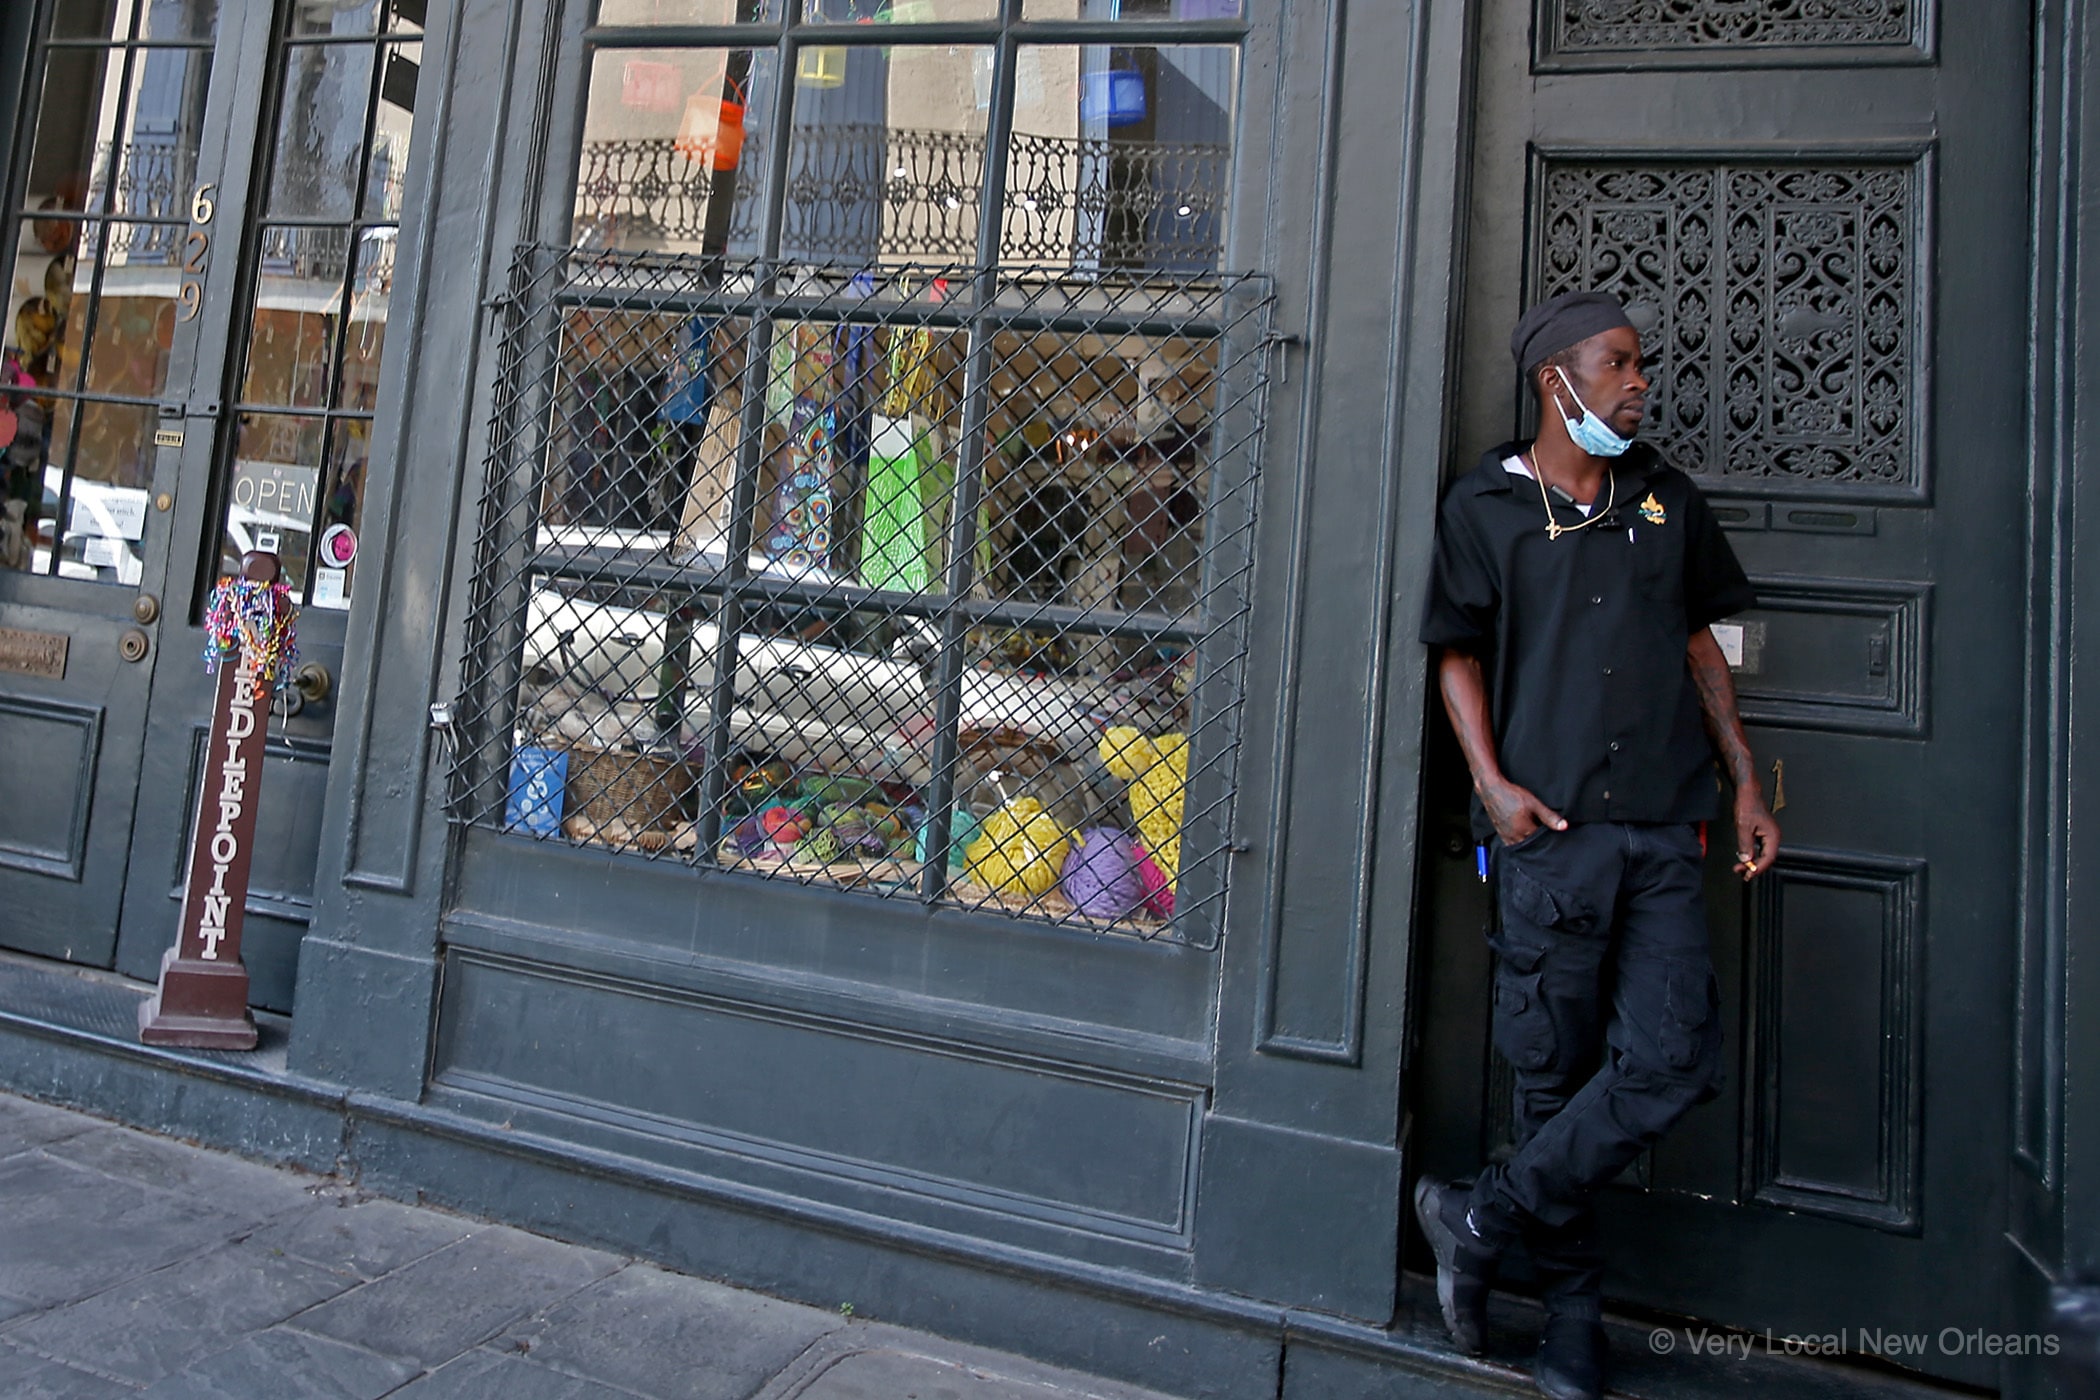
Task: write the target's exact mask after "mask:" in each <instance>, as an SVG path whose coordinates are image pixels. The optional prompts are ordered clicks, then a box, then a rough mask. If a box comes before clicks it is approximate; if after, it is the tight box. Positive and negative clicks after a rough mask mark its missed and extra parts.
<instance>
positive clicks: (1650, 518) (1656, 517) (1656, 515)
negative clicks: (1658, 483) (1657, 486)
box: [1641, 491, 1670, 525]
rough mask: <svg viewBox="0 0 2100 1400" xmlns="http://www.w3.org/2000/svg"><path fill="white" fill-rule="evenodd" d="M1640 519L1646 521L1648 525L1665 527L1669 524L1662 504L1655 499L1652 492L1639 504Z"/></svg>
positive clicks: (1668, 518)
mask: <svg viewBox="0 0 2100 1400" xmlns="http://www.w3.org/2000/svg"><path fill="white" fill-rule="evenodd" d="M1641 519H1643V520H1645V521H1647V522H1648V523H1649V524H1650V525H1667V524H1669V523H1670V517H1669V516H1668V515H1667V514H1666V513H1665V512H1664V510H1663V503H1662V502H1661V501H1658V500H1656V499H1655V493H1654V492H1653V491H1650V492H1649V493H1648V499H1647V500H1645V501H1642V502H1641Z"/></svg>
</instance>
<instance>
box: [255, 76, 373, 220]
mask: <svg viewBox="0 0 2100 1400" xmlns="http://www.w3.org/2000/svg"><path fill="white" fill-rule="evenodd" d="M284 63H285V69H284V98H283V103H282V105H281V106H280V107H279V108H278V113H277V132H276V150H275V152H274V154H273V158H272V163H271V171H270V199H269V211H270V216H271V217H272V218H278V219H343V220H347V219H349V218H350V217H352V215H353V213H354V212H355V209H356V196H357V177H358V173H359V170H360V168H361V167H362V165H363V163H364V161H363V157H364V142H365V114H366V112H367V110H368V108H369V105H370V103H371V100H372V65H373V51H372V49H371V47H370V46H368V45H365V44H291V45H287V46H286V49H285V59H284Z"/></svg>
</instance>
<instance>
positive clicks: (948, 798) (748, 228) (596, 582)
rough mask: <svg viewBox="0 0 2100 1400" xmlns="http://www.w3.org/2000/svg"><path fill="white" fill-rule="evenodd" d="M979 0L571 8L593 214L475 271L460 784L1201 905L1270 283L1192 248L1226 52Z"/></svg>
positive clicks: (862, 883)
mask: <svg viewBox="0 0 2100 1400" xmlns="http://www.w3.org/2000/svg"><path fill="white" fill-rule="evenodd" d="M636 2H637V0H626V3H624V4H623V6H622V9H623V12H625V11H627V10H633V9H634V8H635V5H636ZM641 8H642V9H644V10H646V9H647V8H648V7H647V4H646V3H645V0H644V2H643V3H642V4H641ZM674 8H676V7H674ZM703 8H704V7H703ZM1009 8H1010V9H1011V8H1016V7H1009ZM610 10H611V5H610V0H608V13H609V12H610ZM1163 13H1164V10H1163ZM933 18H939V16H933ZM1109 18H1110V19H1114V18H1115V17H1114V16H1110V17H1109ZM629 22H630V23H637V22H639V23H646V22H647V20H646V19H645V18H642V17H639V16H637V17H635V18H632V19H630V21H629ZM890 23H891V24H892V25H893V26H895V28H896V29H898V30H900V31H908V27H909V22H908V21H897V20H891V21H890ZM985 27H986V29H987V33H986V34H985V35H984V36H983V37H984V38H985V39H986V40H987V42H985V43H983V44H962V43H958V44H955V45H948V44H945V43H944V44H942V45H939V46H933V45H926V46H920V47H914V46H911V45H908V44H904V43H900V42H894V40H896V39H897V38H899V37H902V36H901V34H899V33H884V34H883V35H882V37H884V38H886V39H890V40H892V41H893V42H891V43H887V44H884V45H881V46H876V45H873V44H867V43H863V44H858V45H848V44H841V45H837V46H833V45H830V44H817V43H815V42H814V41H813V40H812V41H811V42H806V43H805V42H798V36H800V37H808V36H810V35H815V36H817V37H822V38H827V39H828V38H831V37H853V36H852V34H851V33H850V31H845V30H834V29H820V30H804V29H800V28H798V27H795V26H792V25H790V26H784V27H782V28H781V30H780V33H779V35H778V36H777V37H776V40H775V41H774V42H773V45H772V47H758V46H753V47H751V48H742V49H720V48H707V47H695V46H685V47H680V46H676V45H661V46H650V45H647V44H643V43H639V42H637V40H638V39H645V38H647V37H648V36H647V34H646V33H645V32H644V31H642V30H639V29H636V28H626V29H621V30H618V31H615V32H610V33H608V32H606V31H598V32H599V33H600V34H603V35H604V36H605V42H604V43H603V44H602V46H600V47H598V48H597V49H596V50H595V51H594V52H593V53H592V54H591V55H590V60H589V64H588V76H587V79H586V81H587V83H588V88H589V97H588V101H587V104H586V117H585V121H584V124H583V132H582V137H581V151H580V154H579V163H578V168H579V177H578V184H577V194H576V206H575V207H576V215H575V224H574V236H575V238H576V240H577V246H572V247H527V248H523V249H521V250H519V253H518V255H517V259H516V262H515V265H514V267H513V270H512V278H511V283H510V287H509V289H508V292H507V294H506V296H505V297H504V299H503V301H502V310H503V313H504V320H505V335H504V339H503V348H502V373H501V377H500V383H499V389H498V398H497V403H496V408H495V415H494V421H493V424H492V432H491V440H490V458H489V465H488V477H487V492H486V496H485V498H484V502H483V508H482V518H481V533H480V542H479V553H478V557H477V565H476V586H475V593H474V599H473V607H472V613H471V624H470V647H469V656H468V661H467V668H466V674H465V681H466V684H465V686H464V687H463V692H462V697H461V714H460V718H461V721H462V736H463V740H464V743H463V746H462V748H461V751H460V757H459V763H458V769H457V774H456V783H455V789H454V796H455V812H456V814H457V815H458V816H459V817H460V818H462V819H463V820H465V821H468V822H470V823H473V824H476V825H480V826H484V827H490V828H495V829H500V830H503V831H507V832H510V833H513V834H517V835H521V836H526V837H531V838H534V839H538V840H543V841H558V842H564V843H572V844H581V845H587V846H594V847H601V848H611V849H614V850H617V851H621V852H625V853H629V854H632V855H636V856H639V857H642V858H645V859H648V860H653V861H659V862H679V863H690V864H695V865H707V866H716V867H722V868H727V869H732V870H735V871H738V872H742V873H745V874H748V875H752V876H756V877H762V878H767V879H774V880H792V881H799V882H805V883H821V884H826V885H833V886H843V887H848V888H851V889H855V890H859V891H863V892H866V893H868V894H870V895H874V896H879V897H886V898H896V899H912V900H919V901H925V902H934V903H948V904H961V905H967V906H972V907H976V908H979V909H985V910H991V911H996V912H1000V913H1005V914H1010V915H1016V916H1023V917H1028V918H1034V919H1044V920H1050V921H1054V922H1059V923H1065V924H1071V925H1078V926H1085V927H1088V928H1092V929H1096V930H1103V931H1119V932H1128V933H1136V934H1139V935H1142V936H1148V937H1149V936H1156V935H1159V934H1162V933H1165V932H1167V931H1169V930H1170V929H1173V930H1177V931H1178V933H1179V935H1180V936H1184V937H1192V938H1197V939H1207V938H1208V937H1209V936H1210V934H1211V932H1212V931H1214V929H1215V926H1216V922H1217V910H1216V906H1217V905H1218V903H1219V902H1220V901H1221V900H1222V898H1223V894H1224V888H1225V878H1226V868H1225V866H1226V862H1225V859H1224V857H1225V855H1226V853H1227V851H1228V849H1229V847H1230V845H1231V841H1232V836H1231V832H1232V822H1231V814H1232V800H1233V794H1234V787H1235V768H1234V765H1235V759H1236V755H1237V750H1238V740H1239V732H1238V722H1239V714H1240V703H1241V696H1242V670H1243V662H1244V658H1245V647H1246V641H1245V621H1246V615H1247V611H1248V604H1249V585H1250V577H1249V574H1250V568H1251V553H1250V547H1251V539H1250V537H1251V533H1252V528H1253V523H1254V516H1255V504H1256V496H1257V486H1258V471H1257V464H1258V457H1259V453H1258V439H1259V435H1260V432H1261V428H1262V423H1263V416H1264V400H1265V396H1266V389H1267V379H1266V373H1265V367H1264V361H1265V356H1266V352H1267V348H1268V344H1267V317H1268V312H1269V305H1270V297H1269V290H1268V286H1267V284H1266V282H1265V281H1263V280H1262V279H1260V278H1257V277H1251V276H1238V275H1229V274H1221V273H1220V272H1219V271H1218V270H1217V269H1218V265H1219V262H1220V241H1221V237H1222V227H1223V213H1224V205H1225V198H1226V189H1225V179H1226V169H1227V164H1228V162H1227V160H1226V142H1227V141H1228V140H1229V130H1230V126H1229V117H1230V109H1231V103H1232V97H1233V90H1234V88H1233V85H1234V83H1235V82H1236V76H1235V70H1236V56H1237V55H1236V49H1234V48H1231V47H1228V46H1224V45H1190V46H1180V47H1173V48H1156V49H1148V50H1145V51H1144V53H1143V56H1142V58H1140V57H1138V56H1137V55H1136V54H1135V52H1134V51H1131V50H1127V49H1124V48H1122V47H1120V46H1116V45H1112V44H1107V43H1101V44H1091V43H1079V42H1074V43H1071V44H1056V45H1051V44H1044V45H1039V46H1038V45H1020V44H1016V43H1014V42H1013V41H1012V39H1011V37H1005V38H1002V35H1001V32H1000V31H1001V24H1000V22H998V21H992V22H990V23H989V24H988V25H987V26H985ZM1103 32H1104V33H1110V32H1112V26H1104V27H1103ZM964 37H968V36H967V35H965V36H964ZM1076 37H1079V38H1085V37H1088V35H1087V34H1086V33H1084V32H1080V33H1078V34H1077V36H1076ZM1206 37H1207V36H1206ZM1111 75H1133V76H1121V77H1114V78H1113V79H1111ZM980 98H981V100H980ZM1177 116H1178V117H1180V118H1186V119H1187V120H1184V121H1183V122H1182V127H1183V128H1184V129H1182V130H1181V131H1179V132H1178V133H1177V131H1176V130H1175V129H1174V121H1173V120H1172V119H1174V118H1176V117H1177ZM1199 119H1200V120H1199ZM1024 120H1025V121H1026V122H1027V124H1028V125H1030V126H1032V127H1033V128H1034V129H1032V130H1024V129H1023V123H1024ZM1192 122H1193V123H1194V125H1191V123H1192ZM1204 123H1208V125H1207V126H1206V125H1204ZM1141 126H1142V130H1133V128H1139V127H1141ZM1198 127H1201V128H1202V129H1201V130H1198V129H1197V128H1198ZM782 132H785V133H786V138H785V139H784V140H783V139H781V138H780V136H779V133H782ZM1190 135H1195V136H1207V137H1210V138H1214V139H1213V140H1183V139H1179V138H1180V137H1184V136H1190ZM1168 137H1174V138H1176V139H1173V140H1167V139H1165V138H1168ZM1192 147H1204V148H1205V150H1206V152H1207V153H1206V154H1204V155H1202V156H1201V157H1200V158H1198V157H1192V156H1190V155H1189V154H1188V152H1187V150H1185V149H1184V148H1192ZM1118 148H1127V150H1126V149H1118ZM1168 148H1171V149H1168Z"/></svg>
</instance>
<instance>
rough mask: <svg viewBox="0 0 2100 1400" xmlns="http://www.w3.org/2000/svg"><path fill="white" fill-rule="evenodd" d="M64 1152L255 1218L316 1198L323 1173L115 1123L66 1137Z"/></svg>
mask: <svg viewBox="0 0 2100 1400" xmlns="http://www.w3.org/2000/svg"><path fill="white" fill-rule="evenodd" d="M62 1155H63V1157H64V1159H65V1160H66V1161H68V1162H71V1163H72V1164H73V1165H74V1166H78V1167H89V1168H92V1169H93V1170H95V1171H99V1172H106V1173H108V1174H109V1175H110V1176H115V1177H122V1178H123V1179H125V1180H127V1181H135V1182H137V1183H139V1184H140V1185H141V1186H151V1187H154V1188H156V1189H158V1190H162V1191H173V1192H175V1193H176V1194H177V1195H184V1196H188V1197H190V1198H191V1199H193V1200H198V1201H202V1202H204V1203H205V1204H206V1205H209V1206H211V1207H212V1208H214V1209H216V1210H222V1211H225V1212H226V1213H227V1214H229V1215H233V1216H237V1217H239V1218H240V1219H243V1220H247V1221H251V1222H259V1221H263V1220H267V1219H269V1218H270V1217H271V1216H274V1215H281V1214H283V1213H284V1212H286V1211H289V1210H297V1209H300V1208H302V1207H304V1206H308V1205H311V1204H313V1187H314V1186H315V1185H316V1184H317V1183H319V1182H321V1181H322V1180H323V1179H324V1178H321V1177H316V1176H310V1175H308V1174H306V1173H304V1172H301V1171H299V1170H298V1169H296V1168H282V1167H268V1166H264V1165H263V1164H262V1163H260V1162H249V1161H244V1160H243V1159H241V1158H239V1157H233V1156H228V1155H227V1154H225V1153H220V1152H201V1151H199V1150H197V1148H196V1147H195V1146H194V1145H193V1144H190V1143H182V1142H175V1141H172V1140H171V1139H168V1138H159V1137H153V1136H151V1135H149V1134H146V1133H141V1132H137V1131H134V1130H133V1129H130V1128H120V1127H117V1126H115V1125H114V1124H110V1125H106V1126H102V1127H94V1128H90V1129H88V1130H87V1131H86V1132H84V1133H80V1134H78V1135H77V1136H74V1137H70V1138H67V1139H65V1150H64V1152H63V1154H62Z"/></svg>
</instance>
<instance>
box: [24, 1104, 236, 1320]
mask: <svg viewBox="0 0 2100 1400" xmlns="http://www.w3.org/2000/svg"><path fill="white" fill-rule="evenodd" d="M52 1146H54V1147H59V1148H62V1147H63V1146H64V1144H63V1143H62V1142H60V1143H55V1144H52ZM0 1201H6V1202H7V1203H8V1208H7V1209H6V1210H5V1211H0V1293H5V1294H6V1295H7V1296H8V1297H10V1298H18V1299H20V1300H22V1301H23V1302H26V1303H31V1304H34V1305H36V1306H38V1307H48V1306H50V1305H52V1304H56V1303H65V1302H71V1301H73V1300H74V1299H78V1298H84V1297H87V1296H88V1295H89V1294H91V1293H97V1292H100V1291H101V1290H103V1289H105V1288H108V1287H109V1286H111V1285H112V1284H115V1283H118V1282H121V1281H122V1280H124V1279H127V1278H133V1277H136V1276H138V1275H140V1274H146V1273H151V1272H152V1271H153V1270H155V1269H159V1268H162V1267H164V1266H165V1265H167V1264H169V1263H171V1262H173V1261H174V1260H177V1259H181V1258H185V1257H187V1256H189V1255H192V1254H199V1253H202V1252H203V1251H204V1250H206V1249H209V1248H211V1247H212V1246H213V1245H215V1244H219V1243H222V1242H224V1241H225V1240H226V1239H227V1238H228V1237H229V1236H230V1235H231V1234H232V1233H233V1232H234V1231H236V1230H237V1229H239V1228H240V1226H241V1225H242V1223H243V1222H242V1221H241V1219H240V1218H239V1217H237V1216H234V1215H231V1214H228V1213H227V1212H225V1211H222V1210H219V1209H217V1208H215V1207H213V1206H211V1205H209V1204H207V1203H205V1202H202V1201H198V1200H193V1199H189V1198H186V1197H182V1196H177V1195H175V1194H173V1193H171V1192H167V1191H159V1190H155V1189H153V1188H151V1187H147V1186H141V1185H139V1184H138V1183H137V1182H132V1181H125V1180H123V1179H121V1178H117V1177H111V1176H107V1175H105V1174H103V1173H101V1172H97V1171H90V1170H88V1169H87V1168H84V1167H77V1166H74V1165H73V1164H72V1163H70V1162H64V1161H60V1160H58V1159H57V1158H56V1157H53V1156H52V1155H50V1153H49V1152H48V1151H46V1150H44V1149H42V1148H40V1149H39V1150H37V1151H35V1152H27V1153H22V1154H19V1155H17V1156H14V1157H10V1158H8V1159H6V1160H5V1161H0Z"/></svg>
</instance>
